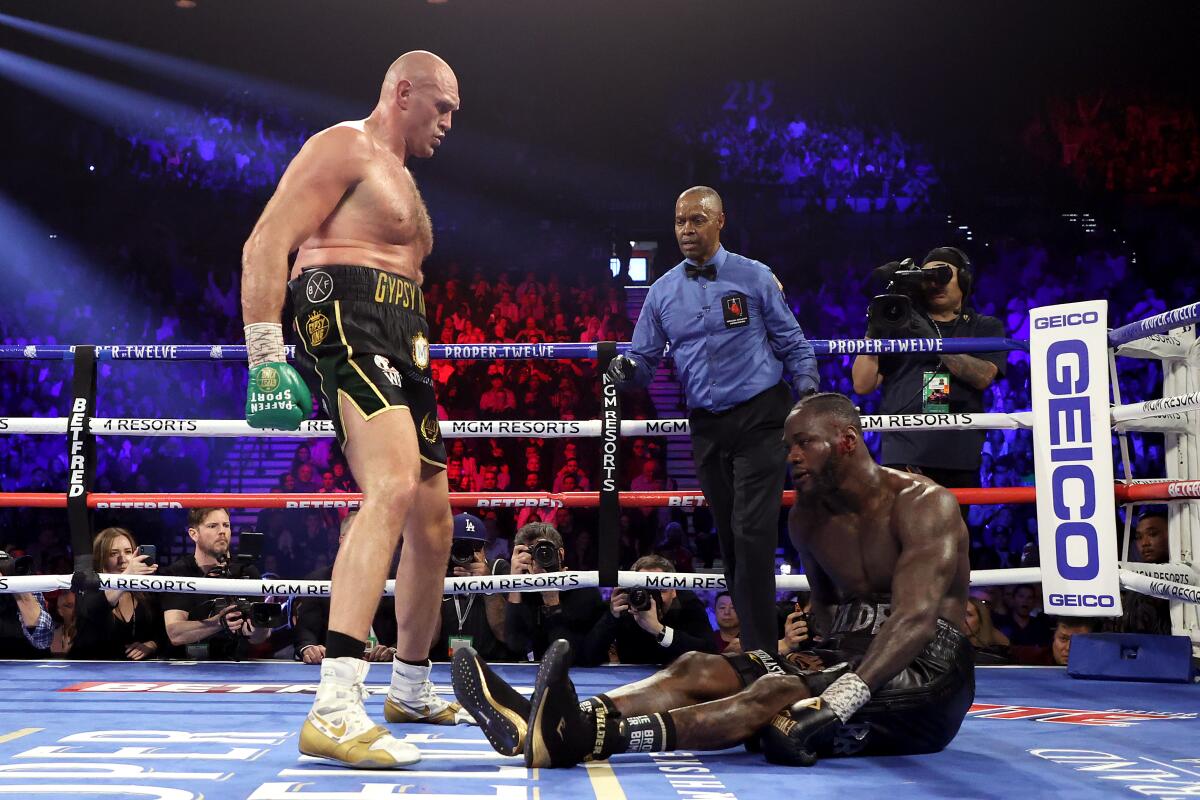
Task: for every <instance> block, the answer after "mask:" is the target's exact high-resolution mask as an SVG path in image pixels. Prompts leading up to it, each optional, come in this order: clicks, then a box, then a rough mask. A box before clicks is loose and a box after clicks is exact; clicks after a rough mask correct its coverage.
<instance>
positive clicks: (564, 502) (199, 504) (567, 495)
mask: <svg viewBox="0 0 1200 800" xmlns="http://www.w3.org/2000/svg"><path fill="white" fill-rule="evenodd" d="M947 491H949V492H950V493H951V494H953V495H954V496H955V497H956V498H957V499H958V502H959V503H960V504H962V505H1001V504H1006V503H1033V502H1035V501H1036V499H1037V494H1036V489H1035V487H1033V486H993V487H983V488H966V489H948V490H947ZM1113 492H1114V493H1115V495H1116V499H1117V500H1119V501H1122V502H1151V501H1159V502H1165V501H1171V500H1192V499H1198V498H1200V481H1166V480H1157V481H1152V482H1148V483H1130V484H1123V483H1122V484H1116V485H1114V486H1113ZM362 498H363V495H362V493H361V492H332V493H321V492H292V493H283V492H273V493H270V494H253V493H247V494H232V493H227V492H176V493H171V492H145V493H137V492H95V493H92V494H89V495H88V498H87V500H88V506H89V507H90V508H124V509H130V508H135V509H136V508H143V509H145V508H160V509H171V508H208V507H221V508H307V509H320V508H358V506H359V505H360V504H361V503H362ZM795 499H796V496H795V492H792V491H785V492H784V493H783V495H782V499H781V502H782V504H783V505H785V506H790V505H792V504H794V503H795ZM599 501H600V493H599V492H492V493H488V492H451V493H450V505H452V506H454V507H455V508H595V507H596V505H597V504H598V503H599ZM66 505H67V495H66V494H64V493H62V492H0V508H20V507H25V508H65V507H66ZM621 505H622V507H626V508H696V507H699V506H703V505H706V503H705V500H704V493H703V492H701V491H700V490H699V489H675V490H671V491H661V492H633V491H628V492H624V491H623V492H621Z"/></svg>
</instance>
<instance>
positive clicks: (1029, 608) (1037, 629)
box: [992, 584, 1054, 647]
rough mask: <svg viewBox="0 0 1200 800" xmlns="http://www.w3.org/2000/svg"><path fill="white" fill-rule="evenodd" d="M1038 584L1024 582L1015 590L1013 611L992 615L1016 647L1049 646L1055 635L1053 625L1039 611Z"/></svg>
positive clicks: (994, 622) (993, 620)
mask: <svg viewBox="0 0 1200 800" xmlns="http://www.w3.org/2000/svg"><path fill="white" fill-rule="evenodd" d="M1040 594H1041V593H1040V592H1039V590H1038V588H1037V586H1035V585H1033V584H1023V585H1021V586H1018V587H1017V588H1016V590H1015V591H1014V592H1013V602H1012V606H1011V611H1010V612H1009V613H1008V614H1006V615H1004V616H1002V617H1000V616H994V617H992V622H993V624H994V625H995V626H996V627H997V628H999V629H1000V631H1001V632H1002V633H1003V634H1004V635H1005V636H1007V637H1008V641H1009V643H1010V644H1011V645H1012V646H1014V647H1018V646H1019V647H1047V646H1049V644H1050V639H1051V638H1052V636H1053V635H1054V630H1053V627H1052V626H1051V625H1050V623H1049V622H1048V621H1047V620H1046V616H1045V615H1044V614H1041V613H1038V610H1037V604H1038V603H1037V599H1038V597H1039V596H1040Z"/></svg>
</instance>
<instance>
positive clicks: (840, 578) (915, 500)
mask: <svg viewBox="0 0 1200 800" xmlns="http://www.w3.org/2000/svg"><path fill="white" fill-rule="evenodd" d="M879 483H880V485H879V491H877V492H874V493H873V494H872V495H871V496H870V500H869V502H868V503H867V504H866V505H865V506H864V507H863V508H861V509H857V510H855V511H850V510H841V509H830V508H827V507H823V506H822V505H821V504H820V503H817V502H811V503H798V504H797V505H796V506H794V507H793V509H792V511H791V514H790V515H789V519H788V523H789V525H788V527H789V528H790V529H791V530H792V532H793V533H792V536H793V542H794V544H796V546H797V549H798V551H799V553H800V557H801V559H802V560H803V562H804V567H805V574H807V575H808V576H809V581H810V583H813V581H814V578H813V576H814V575H816V576H817V578H816V584H817V585H816V586H815V587H814V589H813V591H814V604H813V610H812V613H813V615H814V617H815V618H816V619H815V620H814V622H815V624H816V627H817V628H818V630H828V627H827V626H826V627H824V628H822V627H821V626H822V623H828V621H829V620H828V618H827V617H826V618H825V619H822V618H821V616H822V615H824V614H827V613H828V612H829V610H830V608H832V606H833V605H836V604H838V603H843V602H848V601H851V600H856V599H869V598H871V597H878V596H880V595H888V594H891V592H892V587H893V581H894V580H895V578H896V576H897V571H898V569H899V563H900V560H901V547H902V537H903V536H904V535H905V534H906V533H907V532H908V531H909V530H911V529H913V528H914V527H916V528H919V527H921V526H928V528H929V529H928V530H926V531H925V534H924V535H925V537H927V538H928V539H930V540H935V541H936V540H938V539H945V540H946V542H944V544H943V546H950V545H951V544H953V545H954V546H955V547H956V549H957V551H958V552H957V555H956V557H955V561H956V569H955V573H954V576H953V578H952V579H951V581H950V584H949V588H948V591H947V593H946V594H945V596H944V597H942V598H941V599H940V600H939V601H938V603H937V616H938V617H940V618H942V619H944V620H946V621H947V622H950V623H952V624H954V625H956V626H958V625H961V623H962V617H963V614H964V608H965V605H966V598H967V589H968V584H969V581H970V577H971V569H970V563H969V561H968V557H967V547H966V542H965V541H958V539H959V538H960V537H958V536H957V535H956V534H957V531H955V530H954V529H952V528H948V527H947V528H944V529H943V530H936V529H934V528H933V525H936V524H938V523H926V522H925V521H924V519H923V518H922V516H921V514H922V512H921V510H920V509H921V506H923V505H924V504H926V503H927V502H928V501H929V500H930V499H931V498H930V497H929V495H930V494H931V493H932V492H934V491H936V490H940V489H941V487H939V486H938V485H937V484H935V483H934V482H933V481H931V480H929V479H928V478H925V477H923V476H921V475H912V474H909V473H907V472H900V471H898V470H894V469H888V468H886V467H880V468H879ZM950 522H951V523H952V522H953V520H950ZM942 524H944V523H942ZM818 598H819V599H820V601H821V602H820V603H819V604H818V602H817V600H818Z"/></svg>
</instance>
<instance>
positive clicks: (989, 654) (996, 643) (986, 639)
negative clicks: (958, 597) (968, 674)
mask: <svg viewBox="0 0 1200 800" xmlns="http://www.w3.org/2000/svg"><path fill="white" fill-rule="evenodd" d="M963 633H965V634H966V635H967V638H969V639H970V640H971V644H972V646H974V648H975V661H976V663H997V662H998V661H1004V660H1007V655H1008V637H1007V636H1005V635H1004V633H1003V631H999V630H996V627H995V625H993V624H992V612H991V609H989V608H988V606H987V604H986V603H984V602H983V601H982V600H980V599H979V598H978V597H968V598H967V612H966V615H965V616H964V618H963Z"/></svg>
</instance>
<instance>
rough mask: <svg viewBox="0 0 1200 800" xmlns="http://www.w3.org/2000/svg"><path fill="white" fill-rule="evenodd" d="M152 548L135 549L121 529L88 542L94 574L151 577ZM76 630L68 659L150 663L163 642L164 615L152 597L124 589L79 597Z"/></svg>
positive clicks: (153, 566) (104, 532)
mask: <svg viewBox="0 0 1200 800" xmlns="http://www.w3.org/2000/svg"><path fill="white" fill-rule="evenodd" d="M153 561H154V548H153V547H152V546H147V547H138V546H137V541H136V540H135V539H134V538H133V534H132V533H130V532H129V531H128V530H126V529H125V528H105V529H104V530H102V531H100V532H99V533H98V534H96V538H95V539H94V540H93V541H92V564H93V566H94V567H95V569H96V572H100V573H107V574H117V573H120V574H124V575H151V574H153V573H154V572H156V571H158V565H157V564H155V563H153ZM78 600H79V602H78V610H77V612H76V617H77V619H78V623H77V626H78V630H77V633H76V634H75V645H74V647H72V648H71V657H72V658H89V659H111V660H116V661H120V660H124V659H129V660H132V661H141V660H142V659H146V658H154V657H155V655H157V653H158V651H159V647H160V646H161V643H162V642H164V641H165V640H166V629H165V628H164V627H163V619H162V612H161V611H160V610H159V608H158V603H157V602H155V600H154V599H153V597H152V596H150V595H145V594H142V593H141V592H127V591H125V590H123V589H109V590H106V591H102V592H86V593H84V594H80V595H78Z"/></svg>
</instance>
